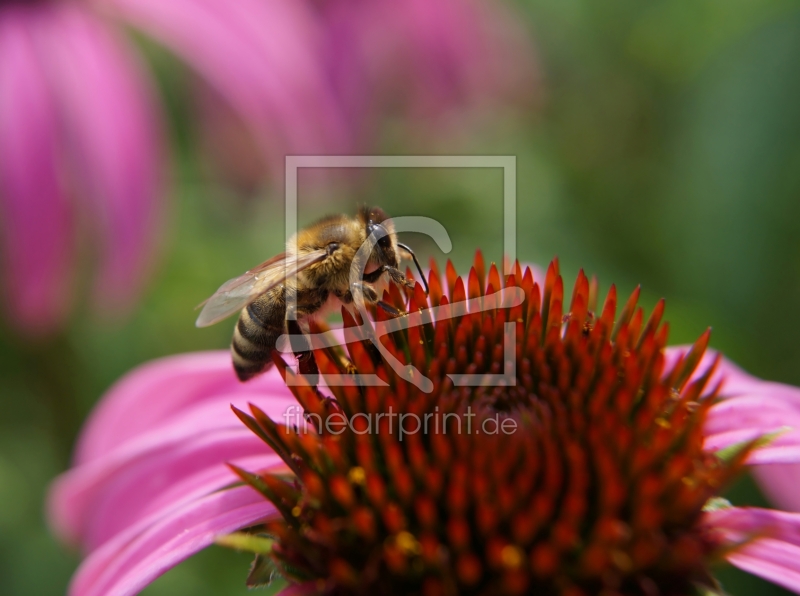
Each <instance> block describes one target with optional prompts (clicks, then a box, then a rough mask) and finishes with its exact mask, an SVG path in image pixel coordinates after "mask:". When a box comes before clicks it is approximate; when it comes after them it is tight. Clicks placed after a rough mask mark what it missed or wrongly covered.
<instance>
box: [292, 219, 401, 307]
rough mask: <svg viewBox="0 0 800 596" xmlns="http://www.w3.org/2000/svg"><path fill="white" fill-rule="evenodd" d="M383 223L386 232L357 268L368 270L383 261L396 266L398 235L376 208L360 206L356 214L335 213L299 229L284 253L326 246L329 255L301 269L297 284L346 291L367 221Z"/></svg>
mask: <svg viewBox="0 0 800 596" xmlns="http://www.w3.org/2000/svg"><path fill="white" fill-rule="evenodd" d="M370 223H373V224H381V225H384V227H385V229H386V232H387V235H386V236H385V237H384V238H382V239H381V240H379V241H378V242H379V245H378V246H375V247H374V248H373V250H372V251H371V253H370V256H369V260H368V261H367V263H366V264H365V265H364V266H362V265H361V264H360V263H356V264H355V265H356V268H357V269H360V270H361V271H362V272H370V271H373V270H375V269H377V268H378V267H381V266H383V265H389V266H391V267H397V266H398V258H397V252H398V251H397V237H396V235H395V233H394V227H393V226H392V225H391V221H388V222H387V218H386V214H385V213H383V212H382V211H381V210H379V209H370V210H366V209H362V210H360V211H359V213H358V215H357V216H356V217H348V216H346V215H342V214H338V215H331V216H328V217H326V218H324V219H322V220H320V221H317V222H316V223H314V224H312V225H310V226H309V227H307V228H304V229H303V230H300V231H299V232H298V233H297V234H296V236H293V237H292V238H291V239H290V241H289V242H288V243H287V253H289V254H297V255H303V254H306V253H308V252H311V251H314V250H319V249H327V250H328V253H329V254H328V256H327V257H326V258H325V259H323V260H322V261H320V262H319V263H315V264H313V265H311V266H309V267H308V268H306V269H305V270H303V271H302V272H301V274H300V275H299V276H298V284H299V285H300V286H301V287H306V288H318V289H325V290H329V291H332V292H345V291H347V290H348V289H349V287H350V271H351V267H352V266H353V261H354V260H356V257H357V255H358V252H359V249H360V248H361V247H362V245H363V244H364V243H365V242H366V241H367V238H368V236H369V233H368V231H369V224H370Z"/></svg>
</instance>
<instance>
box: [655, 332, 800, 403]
mask: <svg viewBox="0 0 800 596" xmlns="http://www.w3.org/2000/svg"><path fill="white" fill-rule="evenodd" d="M690 347H691V346H685V345H684V346H670V347H668V348H666V349H665V350H664V360H665V365H664V366H665V369H667V370H668V369H670V368H671V367H672V366H674V364H675V362H677V360H678V358H679V357H680V356H682V355H684V354H686V352H688V351H689V348H690ZM717 354H718V353H717V352H716V351H715V350H706V353H705V354H704V355H703V359H702V360H701V361H700V364H699V365H698V367H697V370H696V372H695V374H694V375H693V378H697V377H698V376H700V375H702V374H703V373H704V372H705V371H706V370H707V369H708V367H709V366H711V364H712V363H713V362H714V359H715V358H716V357H717ZM722 380H724V384H723V385H722V392H721V397H723V398H725V397H732V396H737V395H744V394H750V395H761V396H768V397H769V398H770V399H780V400H784V401H786V402H788V403H790V404H793V405H795V406H796V407H798V408H800V388H798V387H793V386H791V385H784V384H783V383H775V382H772V381H763V380H761V379H759V378H757V377H754V376H752V375H750V374H748V373H747V372H745V371H744V370H742V369H741V368H739V367H738V366H736V365H735V364H734V363H733V362H731V361H730V360H728V359H727V358H724V357H723V358H722V359H721V360H720V364H719V366H718V367H717V370H716V371H715V373H714V374H713V375H712V377H711V381H710V386H713V385H714V384H716V383H717V382H719V381H722Z"/></svg>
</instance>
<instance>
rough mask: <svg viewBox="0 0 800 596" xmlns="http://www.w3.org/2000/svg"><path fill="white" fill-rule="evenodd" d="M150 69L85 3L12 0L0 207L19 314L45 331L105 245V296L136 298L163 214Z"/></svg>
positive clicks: (98, 290) (13, 306) (18, 322)
mask: <svg viewBox="0 0 800 596" xmlns="http://www.w3.org/2000/svg"><path fill="white" fill-rule="evenodd" d="M161 140H162V139H161V134H160V130H159V122H158V113H157V109H156V105H155V101H154V96H153V89H152V84H151V80H150V78H149V77H148V76H147V74H146V72H145V71H144V69H143V68H142V66H141V64H140V63H139V61H138V57H137V56H136V55H135V54H134V53H133V52H132V51H131V49H130V48H129V47H128V46H127V45H126V43H125V42H124V40H122V39H120V37H119V36H118V35H117V34H116V32H115V31H114V30H113V29H112V28H110V27H109V26H108V25H107V24H106V23H105V22H104V21H103V20H102V19H99V18H97V17H96V16H94V15H92V14H91V13H90V11H88V10H87V9H86V8H85V7H83V6H80V5H79V4H77V3H67V2H56V3H41V4H38V3H22V4H20V3H16V2H12V3H7V2H6V3H3V5H2V6H0V214H2V242H3V245H2V249H3V258H4V262H3V268H4V270H5V279H4V283H3V286H4V288H5V294H6V301H7V304H8V311H9V319H10V321H11V323H12V324H14V325H15V326H17V327H19V328H20V329H24V330H27V331H29V332H32V333H44V332H47V331H50V330H52V329H53V328H55V327H57V326H58V325H59V324H60V323H61V322H62V321H63V319H64V317H65V316H66V314H67V313H68V312H69V310H70V308H71V302H72V299H73V296H72V282H73V280H74V278H75V276H76V271H75V268H76V261H77V259H78V257H79V256H80V255H81V254H83V253H84V252H85V251H86V250H87V249H93V253H92V254H93V255H94V259H95V260H96V266H97V269H98V272H97V276H96V281H95V298H96V301H97V302H98V304H102V305H106V304H109V305H118V306H120V305H123V306H124V305H129V304H130V303H131V301H132V300H133V299H134V298H135V296H136V294H137V291H138V289H139V287H140V285H141V283H142V280H143V277H144V276H145V273H146V269H147V263H148V257H149V256H150V251H151V247H152V246H153V240H154V238H153V237H154V234H155V232H156V228H157V224H158V221H159V219H160V217H161V214H160V197H159V193H160V192H161V191H162V189H161V181H160V165H161V164H160V162H161V159H162V156H161Z"/></svg>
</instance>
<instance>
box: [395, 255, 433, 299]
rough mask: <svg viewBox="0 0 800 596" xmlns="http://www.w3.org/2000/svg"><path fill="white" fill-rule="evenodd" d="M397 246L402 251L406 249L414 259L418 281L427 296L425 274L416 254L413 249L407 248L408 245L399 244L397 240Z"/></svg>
mask: <svg viewBox="0 0 800 596" xmlns="http://www.w3.org/2000/svg"><path fill="white" fill-rule="evenodd" d="M397 246H399V247H400V248H402V249H403V250H404V251H406V252H407V253H408V254H410V255H411V258H412V259H414V264H415V265H416V266H417V271H419V277H420V281H421V282H422V285H423V286H425V295H426V296H427V295H428V280H427V279H425V274H424V273H423V272H422V267H421V266H420V264H419V261H418V260H417V255H415V254H414V251H413V250H411V249H410V248H408V246H406V245H405V244H400V243H399V242H398V243H397Z"/></svg>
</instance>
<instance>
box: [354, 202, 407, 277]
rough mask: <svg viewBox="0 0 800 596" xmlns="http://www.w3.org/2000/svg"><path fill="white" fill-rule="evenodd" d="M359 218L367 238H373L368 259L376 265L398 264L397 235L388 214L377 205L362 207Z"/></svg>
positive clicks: (393, 265)
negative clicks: (373, 241)
mask: <svg viewBox="0 0 800 596" xmlns="http://www.w3.org/2000/svg"><path fill="white" fill-rule="evenodd" d="M359 218H360V219H361V221H362V222H363V223H364V226H365V229H366V233H367V238H369V237H370V236H372V237H373V239H374V240H375V246H374V247H373V249H372V254H371V255H370V261H372V262H373V263H375V264H376V265H389V266H391V267H397V266H398V262H399V261H398V258H397V237H396V236H395V232H394V226H393V225H392V223H391V220H389V216H387V215H386V213H385V212H384V211H383V209H380V208H379V207H363V208H362V209H361V210H360V212H359Z"/></svg>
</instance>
